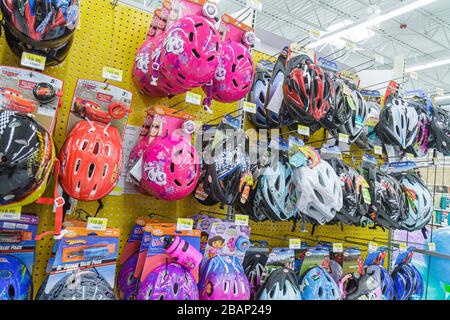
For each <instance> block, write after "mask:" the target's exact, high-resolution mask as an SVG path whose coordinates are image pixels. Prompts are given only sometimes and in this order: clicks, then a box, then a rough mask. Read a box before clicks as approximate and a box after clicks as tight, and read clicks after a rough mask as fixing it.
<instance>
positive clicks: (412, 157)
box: [406, 153, 414, 159]
mask: <svg viewBox="0 0 450 320" xmlns="http://www.w3.org/2000/svg"><path fill="white" fill-rule="evenodd" d="M406 158H408V159H414V155H413V154H412V153H406Z"/></svg>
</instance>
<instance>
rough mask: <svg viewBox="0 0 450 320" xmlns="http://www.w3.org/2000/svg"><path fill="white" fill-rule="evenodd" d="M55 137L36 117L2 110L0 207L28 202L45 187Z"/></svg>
mask: <svg viewBox="0 0 450 320" xmlns="http://www.w3.org/2000/svg"><path fill="white" fill-rule="evenodd" d="M54 157H55V150H54V144H53V138H52V137H51V135H50V134H49V132H48V131H47V130H45V129H44V127H42V126H41V125H40V124H39V123H38V122H37V121H35V120H34V119H33V118H31V117H29V116H26V115H24V114H21V113H16V112H12V111H6V110H0V180H1V181H2V183H0V208H2V209H8V208H12V207H17V206H24V205H27V204H30V203H32V202H34V201H36V200H37V199H38V198H39V197H40V196H41V195H42V194H43V192H44V191H45V188H46V187H47V181H48V178H49V176H50V174H51V172H52V168H53V162H54Z"/></svg>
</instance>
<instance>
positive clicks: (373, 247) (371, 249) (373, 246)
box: [368, 241, 378, 253]
mask: <svg viewBox="0 0 450 320" xmlns="http://www.w3.org/2000/svg"><path fill="white" fill-rule="evenodd" d="M377 250H378V245H377V244H376V243H375V242H373V241H370V242H369V249H368V251H369V253H372V252H375V251H377Z"/></svg>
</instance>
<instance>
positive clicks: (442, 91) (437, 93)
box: [436, 88, 445, 96]
mask: <svg viewBox="0 0 450 320" xmlns="http://www.w3.org/2000/svg"><path fill="white" fill-rule="evenodd" d="M444 94H445V91H444V89H442V88H436V95H438V96H443V95H444Z"/></svg>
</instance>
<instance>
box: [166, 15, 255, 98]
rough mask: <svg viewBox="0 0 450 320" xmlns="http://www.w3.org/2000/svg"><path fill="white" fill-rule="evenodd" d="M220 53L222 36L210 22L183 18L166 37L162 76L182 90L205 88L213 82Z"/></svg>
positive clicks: (201, 19)
mask: <svg viewBox="0 0 450 320" xmlns="http://www.w3.org/2000/svg"><path fill="white" fill-rule="evenodd" d="M220 52H221V43H220V37H219V33H218V32H217V30H216V29H215V27H214V25H213V24H212V23H211V21H209V20H208V19H206V18H204V17H201V16H195V15H192V16H186V17H183V18H181V19H179V20H178V21H176V22H175V23H174V24H172V25H171V26H170V27H169V29H168V30H167V31H166V33H165V39H164V45H163V48H162V50H161V59H160V61H161V72H162V74H163V75H164V77H166V78H167V79H168V80H169V81H171V82H173V83H175V84H176V85H177V86H180V87H181V88H183V89H187V90H189V89H192V88H196V87H199V86H203V85H205V84H207V83H208V82H210V81H211V80H212V79H213V77H214V73H215V71H216V69H217V67H218V65H219V56H220ZM252 80H253V79H252Z"/></svg>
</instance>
